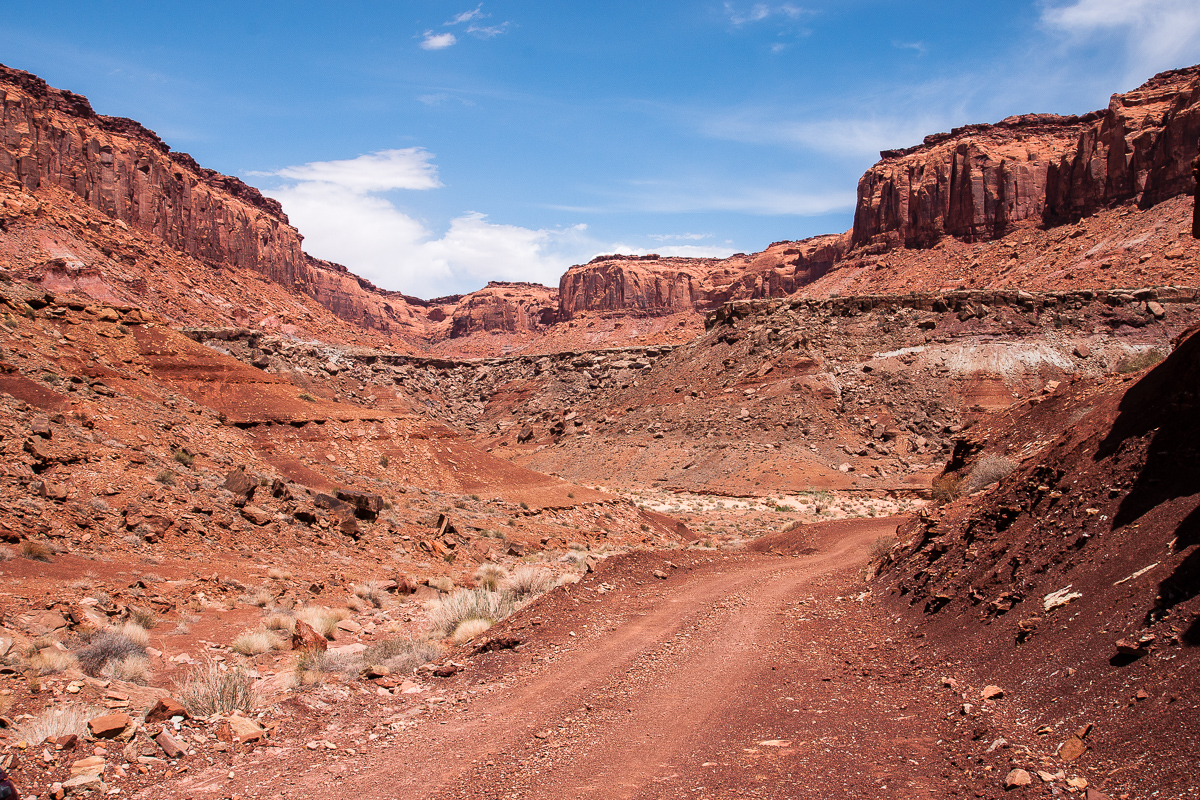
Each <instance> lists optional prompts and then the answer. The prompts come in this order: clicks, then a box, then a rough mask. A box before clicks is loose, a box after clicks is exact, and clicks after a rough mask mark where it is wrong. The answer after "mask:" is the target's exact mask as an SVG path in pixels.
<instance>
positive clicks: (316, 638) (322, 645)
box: [292, 619, 329, 653]
mask: <svg viewBox="0 0 1200 800" xmlns="http://www.w3.org/2000/svg"><path fill="white" fill-rule="evenodd" d="M327 647H329V645H328V644H327V643H326V641H325V637H324V636H322V635H321V634H319V633H317V632H316V630H314V629H313V627H312V626H311V625H309V624H308V623H307V622H305V621H303V620H299V619H298V620H296V629H295V630H293V631H292V649H293V650H311V651H313V652H317V653H321V652H324V651H325V649H326V648H327Z"/></svg>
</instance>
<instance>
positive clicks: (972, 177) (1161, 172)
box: [852, 67, 1200, 247]
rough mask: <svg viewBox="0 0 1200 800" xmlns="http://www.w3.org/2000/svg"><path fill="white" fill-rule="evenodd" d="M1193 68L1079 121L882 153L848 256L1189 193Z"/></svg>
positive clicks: (1028, 120)
mask: <svg viewBox="0 0 1200 800" xmlns="http://www.w3.org/2000/svg"><path fill="white" fill-rule="evenodd" d="M1198 138H1200V67H1189V68H1187V69H1180V70H1172V71H1170V72H1164V73H1161V74H1159V75H1156V76H1155V77H1153V78H1151V79H1150V80H1149V81H1147V82H1146V83H1145V84H1144V85H1142V86H1141V87H1139V88H1138V89H1135V90H1134V91H1132V92H1128V93H1126V94H1117V95H1113V97H1112V100H1111V101H1110V102H1109V106H1108V108H1107V109H1106V110H1104V111H1095V112H1092V113H1090V114H1086V115H1083V116H1070V117H1062V116H1057V115H1053V114H1027V115H1022V116H1017V117H1010V118H1008V119H1005V120H1002V121H1001V122H998V123H996V124H995V125H968V126H966V127H963V128H955V129H954V130H952V131H951V132H950V133H941V134H935V135H932V136H927V137H925V141H924V143H922V144H920V145H918V146H916V147H910V148H907V149H904V150H885V151H883V152H882V153H881V154H880V155H881V156H882V160H880V161H879V162H878V163H877V164H875V165H874V166H873V167H871V168H870V169H869V170H867V172H866V174H864V175H863V177H862V179H861V180H860V181H859V184H858V201H857V205H856V208H855V214H854V228H853V231H852V244H853V245H854V246H856V247H857V246H862V245H869V244H877V245H884V246H887V247H896V246H903V247H928V246H930V245H932V244H934V243H936V242H937V240H938V239H939V238H940V237H942V236H946V235H949V236H954V237H957V238H959V239H963V240H965V241H981V240H987V239H994V238H998V237H1000V236H1002V235H1004V233H1005V232H1006V231H1007V230H1009V229H1010V227H1011V226H1012V225H1013V224H1014V223H1018V222H1022V221H1025V220H1039V221H1043V222H1046V223H1049V224H1054V223H1058V222H1063V221H1068V220H1074V219H1078V218H1080V217H1083V216H1087V215H1089V214H1093V213H1095V212H1096V211H1099V210H1101V209H1103V208H1107V207H1111V206H1114V205H1117V204H1122V203H1131V202H1132V203H1138V204H1139V205H1142V206H1143V207H1146V206H1150V205H1154V204H1155V203H1159V202H1161V201H1163V200H1166V199H1168V198H1170V197H1174V196H1176V195H1179V194H1183V193H1186V192H1190V191H1192V189H1193V187H1194V185H1195V182H1194V180H1193V178H1192V175H1191V171H1190V164H1191V161H1192V159H1193V158H1195V157H1196V153H1197V139H1198Z"/></svg>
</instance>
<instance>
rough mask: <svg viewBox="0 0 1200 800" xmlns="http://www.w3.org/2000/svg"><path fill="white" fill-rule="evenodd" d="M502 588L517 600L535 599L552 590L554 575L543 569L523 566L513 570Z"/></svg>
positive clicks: (527, 565)
mask: <svg viewBox="0 0 1200 800" xmlns="http://www.w3.org/2000/svg"><path fill="white" fill-rule="evenodd" d="M504 588H505V589H507V590H508V591H510V592H512V593H513V594H514V595H516V596H517V597H518V598H526V597H536V596H537V595H539V594H542V593H543V592H548V591H549V590H551V589H553V588H554V575H553V574H552V573H551V572H550V570H548V569H546V568H545V567H535V566H532V565H529V564H525V565H522V566H519V567H517V568H516V569H514V570H513V572H512V574H511V575H509V576H508V580H506V581H505V582H504Z"/></svg>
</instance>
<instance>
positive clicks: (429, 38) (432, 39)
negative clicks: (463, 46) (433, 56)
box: [421, 31, 458, 50]
mask: <svg viewBox="0 0 1200 800" xmlns="http://www.w3.org/2000/svg"><path fill="white" fill-rule="evenodd" d="M457 41H458V37H456V36H455V35H454V34H453V33H434V32H433V31H425V38H424V39H423V40H422V41H421V49H422V50H445V49H446V48H447V47H451V46H453V45H454V44H455V43H456V42H457Z"/></svg>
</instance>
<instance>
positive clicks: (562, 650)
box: [143, 520, 957, 800]
mask: <svg viewBox="0 0 1200 800" xmlns="http://www.w3.org/2000/svg"><path fill="white" fill-rule="evenodd" d="M895 524H896V523H895V521H894V520H883V521H875V520H864V521H861V522H857V523H853V524H842V525H840V526H837V527H836V528H834V529H832V530H830V531H829V532H828V533H827V534H826V535H825V536H824V537H823V538H822V540H821V541H819V542H817V543H816V544H817V547H816V550H817V552H815V553H812V554H809V555H803V556H791V555H788V556H781V555H777V554H756V553H736V554H735V553H727V552H696V551H692V552H676V553H640V554H631V555H628V556H624V557H621V558H619V559H614V560H612V561H610V562H608V564H606V565H605V566H604V567H602V568H601V570H600V571H599V572H598V573H597V574H595V575H592V576H589V577H588V579H587V580H585V581H584V582H583V583H581V584H578V585H576V586H573V587H570V589H569V590H568V591H564V590H558V591H556V592H553V593H551V594H550V595H548V596H546V597H545V598H543V600H542V601H540V602H539V603H538V604H536V605H535V606H533V607H530V608H528V609H526V610H525V611H523V612H522V613H521V614H519V615H517V616H515V617H513V618H511V619H510V620H508V621H506V622H505V623H504V624H503V625H502V626H498V628H496V629H493V630H494V632H495V635H496V636H501V635H508V636H514V637H517V638H519V639H521V641H522V644H521V645H520V646H519V647H517V648H516V649H513V650H503V651H499V652H494V653H486V654H481V655H475V656H472V657H471V658H470V660H469V663H468V664H467V666H466V667H465V668H464V669H463V670H462V671H461V672H460V673H459V674H458V675H456V676H454V677H453V678H451V679H448V680H444V681H436V683H434V684H433V686H432V688H431V690H430V691H427V692H424V693H415V694H412V695H397V696H396V697H387V698H379V697H376V696H374V695H373V694H371V693H370V692H369V690H366V689H362V688H361V684H354V685H347V686H338V685H331V686H327V687H325V688H324V689H322V690H321V692H322V693H319V694H318V696H319V697H322V698H324V699H323V700H318V701H317V702H318V704H319V705H320V706H325V707H324V708H320V707H318V708H308V707H293V708H292V709H291V712H292V718H291V719H290V720H285V721H284V722H283V723H282V724H281V726H280V736H279V738H278V741H277V743H276V744H275V745H274V746H271V747H266V748H259V749H257V750H254V751H252V752H250V753H247V754H246V755H244V756H240V757H239V758H240V759H241V760H240V761H239V762H236V763H235V765H234V769H233V771H232V774H233V777H232V778H230V777H229V774H227V773H225V772H223V771H221V772H218V771H217V768H215V767H214V768H212V769H209V770H203V771H199V772H197V773H195V774H194V775H192V776H190V777H188V776H181V779H180V780H179V782H178V785H177V786H175V787H173V789H172V791H173V793H174V792H178V793H179V796H190V797H216V796H221V797H229V796H240V797H245V796H250V797H281V796H282V797H330V798H333V797H337V798H341V797H345V798H357V799H360V800H361V799H364V798H418V797H419V798H436V797H445V798H451V797H455V798H457V797H469V798H543V797H545V798H551V797H552V798H562V797H605V798H643V797H731V796H753V797H765V798H773V797H778V798H785V797H787V798H798V797H814V798H816V797H822V798H828V797H868V796H869V797H912V796H918V795H921V796H946V795H949V794H952V793H955V791H956V790H957V786H956V784H955V783H954V781H952V780H950V779H949V778H948V777H947V776H948V775H950V774H951V773H950V772H949V771H947V770H946V769H945V763H944V761H945V759H946V757H947V754H946V752H945V748H944V747H943V748H941V749H939V748H938V746H937V744H936V743H937V739H938V738H939V735H940V734H939V731H938V724H939V722H940V723H941V724H945V719H946V716H947V712H946V701H945V699H944V697H941V696H940V695H939V694H938V692H937V691H936V690H935V689H934V688H932V684H933V679H931V678H929V677H928V676H924V677H919V676H917V675H914V674H912V672H910V670H909V667H908V662H909V661H910V660H911V656H910V655H909V650H908V649H906V648H911V647H912V643H911V642H902V641H898V640H897V641H893V639H892V638H889V637H890V636H893V635H894V636H897V637H899V636H900V634H899V632H898V631H896V630H892V629H889V627H888V623H887V620H884V619H880V614H879V612H878V609H877V608H876V607H875V606H873V604H871V603H870V602H869V601H866V602H864V598H862V597H861V592H862V585H863V584H862V580H861V570H862V564H863V563H864V561H865V558H866V553H867V549H868V547H869V545H870V544H871V543H872V542H874V541H875V540H876V539H877V538H878V537H879V536H880V535H884V534H890V533H891V532H893V531H894V529H895ZM655 570H658V571H661V573H663V574H665V575H666V577H665V578H657V577H655V576H654V574H653V573H654V571H655ZM460 659H461V657H460ZM435 680H436V679H435ZM368 685H369V684H368ZM354 687H358V688H354ZM289 734H290V735H289ZM306 739H309V740H310V741H311V740H317V741H319V742H321V744H320V745H319V748H320V749H317V750H311V749H307V748H306V746H305V745H306V744H308V742H306V741H305V740H306ZM325 742H328V743H329V745H328V746H327V745H325V744H324V743H325ZM334 747H336V748H337V749H333V748H334ZM163 788H165V787H163ZM143 796H145V797H149V796H150V795H149V794H145V793H143Z"/></svg>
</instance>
